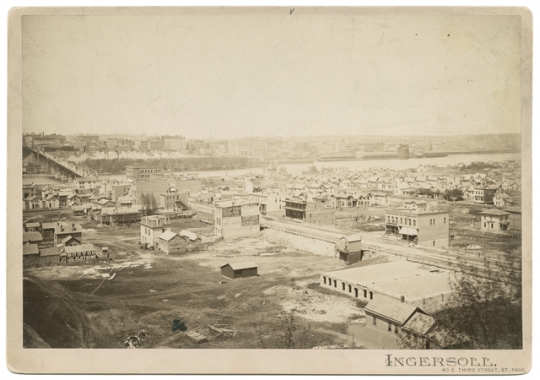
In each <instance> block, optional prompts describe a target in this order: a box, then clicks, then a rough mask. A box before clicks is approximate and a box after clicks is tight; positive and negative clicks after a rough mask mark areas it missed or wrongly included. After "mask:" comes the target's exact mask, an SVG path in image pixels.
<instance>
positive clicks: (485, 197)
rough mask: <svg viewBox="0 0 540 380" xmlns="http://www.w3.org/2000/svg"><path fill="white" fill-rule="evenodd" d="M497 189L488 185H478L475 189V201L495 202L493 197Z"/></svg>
mask: <svg viewBox="0 0 540 380" xmlns="http://www.w3.org/2000/svg"><path fill="white" fill-rule="evenodd" d="M496 191H497V190H496V189H490V188H487V187H483V188H479V187H476V188H475V189H474V203H483V204H489V203H493V197H494V196H495V192H496Z"/></svg>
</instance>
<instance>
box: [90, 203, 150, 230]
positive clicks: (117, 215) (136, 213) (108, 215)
mask: <svg viewBox="0 0 540 380" xmlns="http://www.w3.org/2000/svg"><path fill="white" fill-rule="evenodd" d="M97 216H98V218H99V221H100V222H101V223H102V224H107V225H111V226H115V225H119V224H122V225H123V224H128V225H129V224H131V223H138V222H140V221H141V217H142V216H141V206H140V205H136V206H133V207H107V208H102V209H101V211H100V212H99V214H97Z"/></svg>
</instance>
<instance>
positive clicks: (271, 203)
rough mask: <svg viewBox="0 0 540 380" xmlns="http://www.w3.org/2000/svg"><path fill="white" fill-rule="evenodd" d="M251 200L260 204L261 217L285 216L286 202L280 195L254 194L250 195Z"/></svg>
mask: <svg viewBox="0 0 540 380" xmlns="http://www.w3.org/2000/svg"><path fill="white" fill-rule="evenodd" d="M249 200H250V201H253V202H257V203H259V211H260V213H261V215H276V216H282V215H284V212H285V209H284V208H283V206H284V202H283V200H282V198H281V195H279V194H269V193H252V194H249Z"/></svg>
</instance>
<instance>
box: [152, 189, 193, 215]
mask: <svg viewBox="0 0 540 380" xmlns="http://www.w3.org/2000/svg"><path fill="white" fill-rule="evenodd" d="M159 207H160V208H161V209H162V210H168V211H185V210H188V209H189V205H188V195H187V193H185V192H179V191H177V190H176V188H174V187H170V188H169V189H168V190H167V191H166V192H164V193H161V194H160V195H159Z"/></svg>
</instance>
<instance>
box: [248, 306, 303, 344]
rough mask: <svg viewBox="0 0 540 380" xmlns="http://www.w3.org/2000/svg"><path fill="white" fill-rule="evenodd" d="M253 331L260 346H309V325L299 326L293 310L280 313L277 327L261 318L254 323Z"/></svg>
mask: <svg viewBox="0 0 540 380" xmlns="http://www.w3.org/2000/svg"><path fill="white" fill-rule="evenodd" d="M255 331H256V333H257V339H258V342H257V343H258V345H259V347H261V348H311V347H308V341H309V337H310V335H311V326H310V325H308V326H307V327H302V326H300V325H299V324H298V322H297V321H296V319H295V317H294V310H293V311H291V312H290V313H285V312H281V313H280V315H279V324H278V326H277V328H276V327H269V325H268V324H267V323H265V321H264V319H261V322H259V323H258V324H255Z"/></svg>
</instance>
